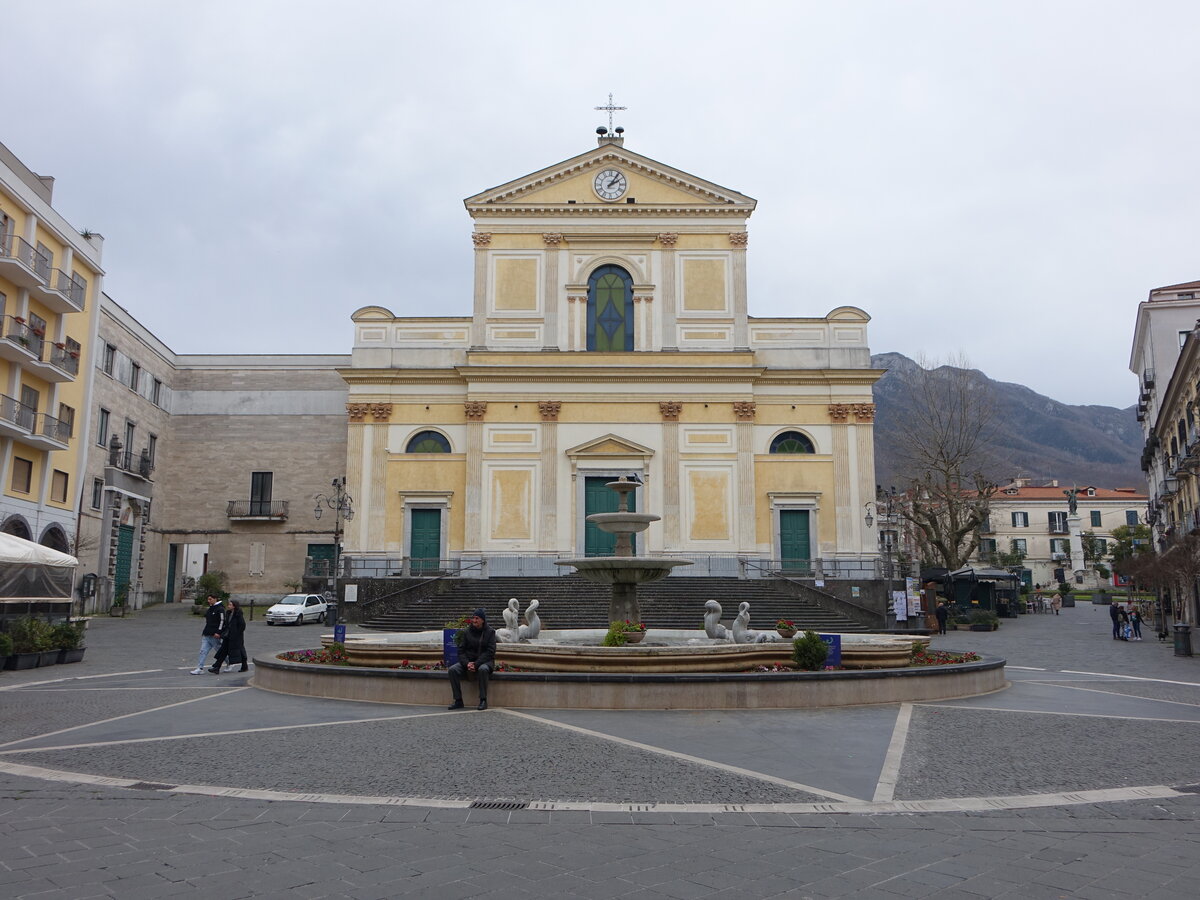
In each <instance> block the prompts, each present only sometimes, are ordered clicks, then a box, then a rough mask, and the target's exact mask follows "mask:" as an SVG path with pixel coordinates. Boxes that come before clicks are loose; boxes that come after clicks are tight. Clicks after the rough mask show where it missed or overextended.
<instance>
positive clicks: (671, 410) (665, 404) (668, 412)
mask: <svg viewBox="0 0 1200 900" xmlns="http://www.w3.org/2000/svg"><path fill="white" fill-rule="evenodd" d="M658 411H659V412H660V413H662V417H663V420H664V421H666V422H678V421H679V414H680V413H681V412H683V403H682V402H680V401H679V400H663V401H662V402H660V403H659V404H658Z"/></svg>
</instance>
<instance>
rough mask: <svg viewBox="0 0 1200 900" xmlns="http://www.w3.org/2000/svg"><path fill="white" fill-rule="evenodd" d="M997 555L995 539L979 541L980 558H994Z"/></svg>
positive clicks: (981, 539)
mask: <svg viewBox="0 0 1200 900" xmlns="http://www.w3.org/2000/svg"><path fill="white" fill-rule="evenodd" d="M995 553H996V539H995V538H980V539H979V554H980V556H993V555H994V554H995Z"/></svg>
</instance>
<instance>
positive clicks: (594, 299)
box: [587, 265, 633, 353]
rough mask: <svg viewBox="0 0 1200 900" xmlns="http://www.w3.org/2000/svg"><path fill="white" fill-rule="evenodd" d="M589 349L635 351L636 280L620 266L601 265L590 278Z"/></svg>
mask: <svg viewBox="0 0 1200 900" xmlns="http://www.w3.org/2000/svg"><path fill="white" fill-rule="evenodd" d="M587 348H588V349H589V350H595V351H597V352H600V353H612V352H617V353H620V352H621V351H623V350H624V351H629V350H632V349H633V279H632V278H630V277H629V273H628V272H626V271H625V270H624V269H622V268H621V267H620V266H611V265H610V266H601V267H600V268H598V269H597V270H596V271H595V272H593V273H592V274H591V277H589V278H588V299H587Z"/></svg>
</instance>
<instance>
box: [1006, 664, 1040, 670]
mask: <svg viewBox="0 0 1200 900" xmlns="http://www.w3.org/2000/svg"><path fill="white" fill-rule="evenodd" d="M1004 668H1006V669H1016V670H1017V671H1020V672H1048V671H1050V670H1049V669H1039V668H1038V667H1037V666H1010V665H1007V664H1006V665H1005V666H1004Z"/></svg>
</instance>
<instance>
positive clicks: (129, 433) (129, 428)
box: [125, 419, 134, 453]
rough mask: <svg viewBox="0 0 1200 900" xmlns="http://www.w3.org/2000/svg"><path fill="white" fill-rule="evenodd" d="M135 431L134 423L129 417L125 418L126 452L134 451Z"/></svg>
mask: <svg viewBox="0 0 1200 900" xmlns="http://www.w3.org/2000/svg"><path fill="white" fill-rule="evenodd" d="M133 431H134V423H133V422H130V421H129V420H128V419H126V420H125V452H126V453H132V452H133Z"/></svg>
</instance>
